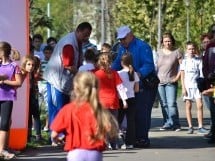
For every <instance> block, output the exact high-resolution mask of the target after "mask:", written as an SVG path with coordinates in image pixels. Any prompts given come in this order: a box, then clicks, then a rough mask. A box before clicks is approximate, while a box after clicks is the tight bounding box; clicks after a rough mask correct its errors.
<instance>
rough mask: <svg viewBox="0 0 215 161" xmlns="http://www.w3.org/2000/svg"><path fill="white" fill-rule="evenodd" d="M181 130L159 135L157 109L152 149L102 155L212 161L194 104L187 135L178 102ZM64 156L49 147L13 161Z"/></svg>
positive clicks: (121, 159)
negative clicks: (191, 125)
mask: <svg viewBox="0 0 215 161" xmlns="http://www.w3.org/2000/svg"><path fill="white" fill-rule="evenodd" d="M178 106H179V114H180V122H181V125H182V130H181V131H179V132H175V131H160V130H159V128H160V127H161V125H162V115H161V109H160V108H153V111H152V128H151V131H150V138H151V146H150V147H149V148H147V149H134V150H112V151H105V152H104V154H103V156H104V157H103V158H104V159H103V160H104V161H169V160H171V161H214V158H215V145H214V144H213V145H209V144H208V143H207V140H206V139H203V135H202V134H197V130H196V129H197V119H196V107H195V104H193V109H192V114H193V117H194V119H193V123H194V124H193V125H194V128H195V131H194V134H187V123H186V118H185V108H184V103H183V102H182V101H181V100H178ZM204 117H205V118H204V124H205V127H206V128H209V124H210V119H209V111H208V110H207V109H206V108H204ZM65 159H66V153H65V152H63V151H62V148H54V147H51V146H45V147H40V148H37V149H26V150H25V151H24V152H22V153H21V154H20V155H18V157H17V159H16V160H26V161H28V160H29V161H30V160H37V161H63V160H65Z"/></svg>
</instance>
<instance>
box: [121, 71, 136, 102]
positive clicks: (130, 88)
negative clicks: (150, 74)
mask: <svg viewBox="0 0 215 161" xmlns="http://www.w3.org/2000/svg"><path fill="white" fill-rule="evenodd" d="M118 73H119V76H120V78H121V79H122V83H123V86H125V87H126V88H127V91H126V94H127V98H133V97H135V93H134V84H135V82H139V81H140V79H139V77H138V75H137V73H136V72H134V81H129V77H128V70H127V69H122V70H120V71H118Z"/></svg>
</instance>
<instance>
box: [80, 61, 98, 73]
mask: <svg viewBox="0 0 215 161" xmlns="http://www.w3.org/2000/svg"><path fill="white" fill-rule="evenodd" d="M93 69H95V66H94V64H92V63H84V64H83V65H81V66H80V67H79V69H78V71H79V72H81V71H91V70H93Z"/></svg>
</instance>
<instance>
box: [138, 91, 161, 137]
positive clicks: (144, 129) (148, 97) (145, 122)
mask: <svg viewBox="0 0 215 161" xmlns="http://www.w3.org/2000/svg"><path fill="white" fill-rule="evenodd" d="M156 94H157V88H155V89H145V88H141V89H140V92H138V93H136V95H135V99H136V126H135V127H136V141H140V140H145V141H149V135H148V133H149V129H150V127H151V113H152V106H153V103H154V101H155V97H156Z"/></svg>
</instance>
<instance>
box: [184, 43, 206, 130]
mask: <svg viewBox="0 0 215 161" xmlns="http://www.w3.org/2000/svg"><path fill="white" fill-rule="evenodd" d="M196 48H197V46H196V44H195V43H193V42H190V41H189V42H187V43H186V57H185V58H184V59H183V60H182V63H181V66H180V70H181V84H182V94H183V99H184V101H185V108H186V117H187V123H188V127H189V128H188V134H193V132H194V128H193V124H192V114H191V110H192V102H193V101H196V107H197V119H198V133H199V134H205V133H207V132H208V131H207V130H206V129H205V128H204V127H203V103H202V97H201V93H200V91H199V89H198V87H197V81H196V79H198V78H200V77H203V73H202V60H201V58H200V57H198V52H197V49H196Z"/></svg>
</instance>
